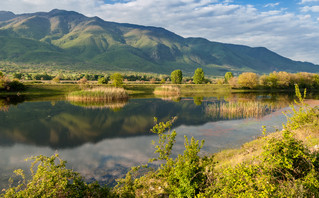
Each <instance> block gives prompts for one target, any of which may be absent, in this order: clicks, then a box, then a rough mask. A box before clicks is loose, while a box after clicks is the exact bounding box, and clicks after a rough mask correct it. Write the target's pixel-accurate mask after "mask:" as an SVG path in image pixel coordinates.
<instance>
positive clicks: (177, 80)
mask: <svg viewBox="0 0 319 198" xmlns="http://www.w3.org/2000/svg"><path fill="white" fill-rule="evenodd" d="M182 79H183V73H182V71H181V70H180V69H178V70H174V71H173V72H172V73H171V80H172V83H173V84H181V83H182Z"/></svg>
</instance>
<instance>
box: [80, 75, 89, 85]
mask: <svg viewBox="0 0 319 198" xmlns="http://www.w3.org/2000/svg"><path fill="white" fill-rule="evenodd" d="M87 82H88V80H87V79H86V78H85V76H84V77H82V78H81V79H80V80H78V83H79V84H86V83H87Z"/></svg>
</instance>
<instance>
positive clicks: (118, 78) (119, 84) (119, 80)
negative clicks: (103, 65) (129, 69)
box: [111, 73, 123, 87]
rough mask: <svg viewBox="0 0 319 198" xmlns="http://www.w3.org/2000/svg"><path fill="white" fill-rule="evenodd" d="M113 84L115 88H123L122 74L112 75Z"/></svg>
mask: <svg viewBox="0 0 319 198" xmlns="http://www.w3.org/2000/svg"><path fill="white" fill-rule="evenodd" d="M111 80H112V84H113V85H114V86H115V87H122V86H123V76H122V75H121V74H120V73H114V74H112V75H111Z"/></svg>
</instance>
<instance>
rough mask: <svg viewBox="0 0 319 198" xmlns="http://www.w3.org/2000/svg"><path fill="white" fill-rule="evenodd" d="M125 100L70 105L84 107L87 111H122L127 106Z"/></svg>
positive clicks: (73, 102) (80, 102)
mask: <svg viewBox="0 0 319 198" xmlns="http://www.w3.org/2000/svg"><path fill="white" fill-rule="evenodd" d="M126 100H127V99H124V100H121V101H111V102H109V101H103V100H102V101H101V100H100V101H89V100H86V101H83V100H80V101H70V103H71V104H72V105H75V106H80V107H84V108H87V109H113V110H118V109H122V108H123V107H124V106H125V105H126V104H127V101H126Z"/></svg>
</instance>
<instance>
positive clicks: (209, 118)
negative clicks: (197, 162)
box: [0, 94, 292, 187]
mask: <svg viewBox="0 0 319 198" xmlns="http://www.w3.org/2000/svg"><path fill="white" fill-rule="evenodd" d="M278 99H279V100H278ZM291 99H292V98H291V97H289V96H287V95H282V96H279V97H278V96H277V95H274V96H273V95H256V94H248V95H247V94H236V95H228V96H227V97H221V98H220V99H218V98H214V97H211V98H203V97H197V98H181V99H180V101H179V102H177V101H172V100H166V99H165V100H162V99H155V98H152V99H131V100H129V101H128V102H127V103H126V102H125V103H121V104H120V105H116V104H103V105H98V107H92V106H93V105H92V104H72V103H70V102H67V101H53V102H51V101H38V102H23V103H19V102H22V101H23V100H22V101H19V100H17V99H15V101H16V102H15V103H14V105H11V104H10V103H9V102H7V101H8V100H7V99H5V100H6V102H3V104H5V105H6V109H5V111H0V157H1V160H0V177H1V178H2V180H3V182H4V179H7V178H8V177H9V176H10V175H11V173H12V170H13V169H16V168H23V169H27V168H26V167H27V166H29V165H27V164H26V163H24V162H23V159H24V158H26V157H29V156H30V155H40V154H41V155H47V156H50V155H52V154H53V153H54V152H55V151H56V150H57V151H58V152H59V153H60V155H61V157H62V158H63V159H65V160H67V161H68V166H69V167H71V168H74V169H75V170H77V171H79V172H80V173H81V174H82V175H84V176H85V177H86V178H88V179H94V180H98V181H110V180H112V179H110V178H114V177H118V176H120V175H123V174H124V173H125V171H126V170H127V168H128V167H130V166H133V165H138V164H140V163H145V162H146V161H147V159H148V158H150V157H152V156H153V148H152V145H151V144H150V142H151V140H153V139H156V138H157V136H155V135H152V134H151V133H150V132H149V130H150V129H151V128H152V126H153V125H154V121H153V117H158V118H159V121H167V120H168V119H170V118H171V117H174V116H177V117H178V119H177V120H176V122H175V123H174V126H173V127H174V128H175V129H176V131H177V133H178V137H177V142H176V145H175V147H174V149H175V153H178V152H181V151H182V150H183V147H184V143H183V141H184V138H183V136H184V135H187V136H194V137H195V138H196V139H205V146H204V149H203V151H204V152H216V151H219V150H221V149H223V148H229V147H233V146H235V145H239V144H241V143H243V142H245V141H248V140H250V139H252V138H254V137H256V136H258V135H260V133H261V132H260V129H261V125H267V126H269V127H271V126H278V127H280V126H281V123H282V122H285V118H284V116H283V115H282V114H281V113H275V114H274V113H272V112H273V111H275V110H277V109H279V108H281V107H284V106H288V104H289V102H291ZM1 100H4V99H0V101H1ZM9 101H10V100H9ZM243 101H259V102H261V103H262V104H270V103H276V101H280V106H278V108H274V109H273V110H271V111H268V113H271V114H270V115H263V116H264V117H262V118H261V117H260V116H258V117H259V118H258V119H241V118H243V117H244V116H242V117H240V116H236V117H233V118H236V119H237V120H230V119H232V117H229V116H223V115H222V114H220V113H219V114H215V115H212V113H211V112H210V113H208V110H207V109H208V108H209V106H211V105H216V104H219V105H220V104H225V103H230V102H243ZM0 104H2V103H1V102H0ZM277 104H279V103H278V102H277ZM112 105H114V106H112ZM112 107H115V108H112ZM6 181H7V180H6ZM5 183H7V182H5ZM1 187H2V184H1Z"/></svg>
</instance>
